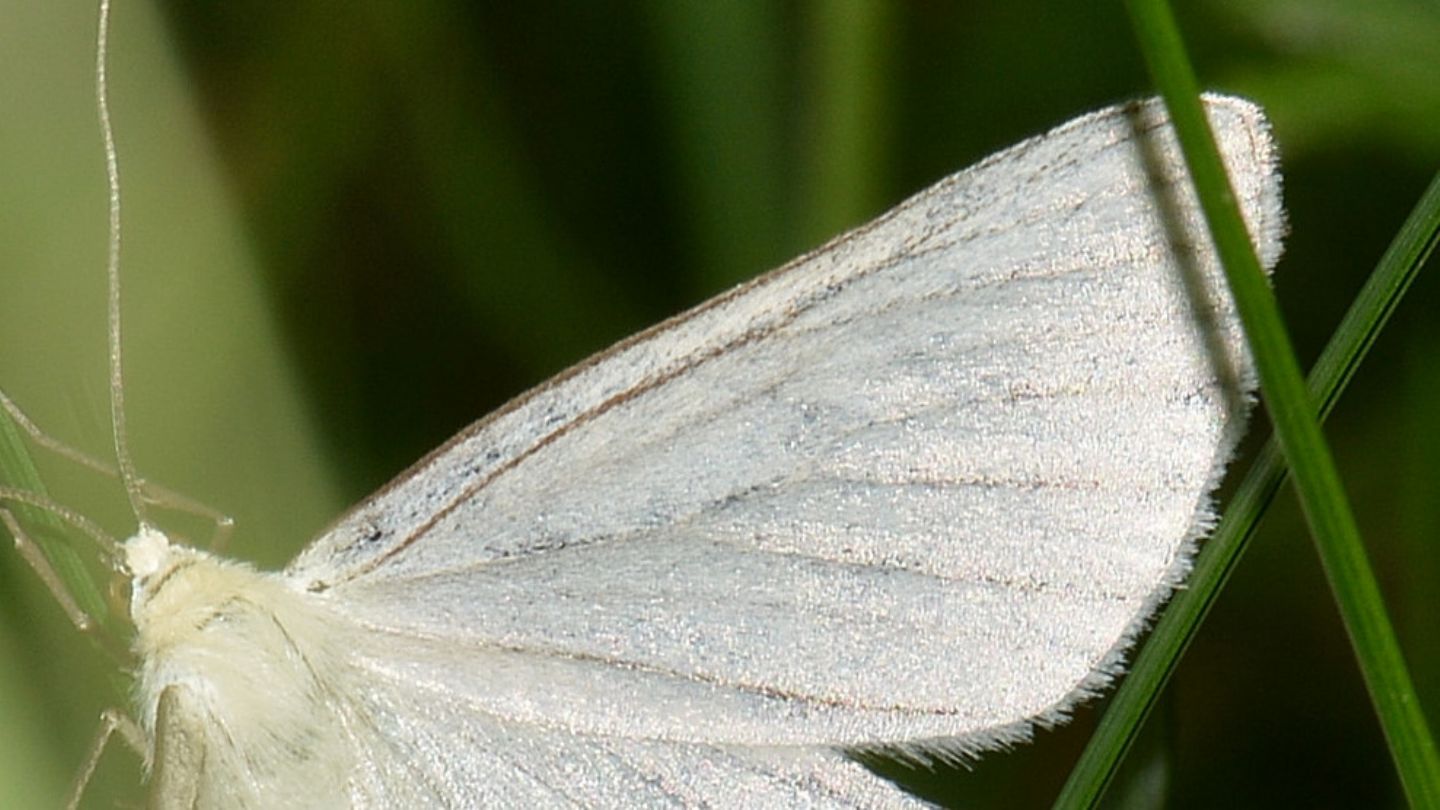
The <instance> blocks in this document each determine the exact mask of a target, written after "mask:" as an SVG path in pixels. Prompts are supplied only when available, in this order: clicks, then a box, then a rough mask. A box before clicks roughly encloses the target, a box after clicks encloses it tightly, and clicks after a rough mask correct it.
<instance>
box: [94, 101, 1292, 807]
mask: <svg viewBox="0 0 1440 810" xmlns="http://www.w3.org/2000/svg"><path fill="white" fill-rule="evenodd" d="M1206 107H1207V110H1208V114H1209V117H1210V121H1211V124H1212V127H1213V128H1214V130H1215V132H1216V135H1217V137H1218V139H1219V142H1220V146H1221V149H1222V152H1223V154H1224V157H1225V160H1226V164H1227V166H1228V169H1229V172H1230V176H1231V180H1232V183H1233V185H1234V187H1235V191H1236V194H1237V196H1238V198H1239V200H1240V202H1241V205H1242V207H1243V210H1244V213H1245V215H1246V218H1247V221H1248V223H1249V226H1250V231H1251V234H1252V237H1253V238H1254V239H1255V240H1256V242H1257V244H1258V247H1259V250H1260V253H1261V256H1262V259H1263V261H1264V264H1265V265H1266V266H1267V267H1270V266H1273V264H1274V263H1275V261H1276V260H1277V259H1278V255H1279V251H1280V235H1281V231H1282V229H1283V225H1282V211H1281V206H1280V190H1279V176H1278V174H1277V171H1276V167H1275V158H1274V153H1273V146H1272V144H1271V140H1270V138H1269V135H1268V132H1267V125H1266V123H1265V120H1264V118H1263V116H1262V114H1261V112H1260V110H1259V109H1258V108H1257V107H1255V106H1254V105H1252V104H1250V103H1249V102H1246V101H1242V100H1239V99H1234V98H1225V97H1218V96H1212V97H1209V98H1207V100H1206ZM1253 388H1254V381H1253V375H1252V373H1251V370H1250V364H1249V360H1248V355H1247V353H1246V350H1245V348H1244V340H1243V337H1242V334H1241V331H1240V327H1239V324H1238V320H1237V317H1236V314H1235V312H1234V306H1233V302H1232V301H1231V298H1230V296H1229V293H1228V292H1227V289H1226V286H1225V284H1224V281H1223V277H1222V274H1221V271H1220V268H1219V266H1218V264H1217V262H1216V259H1215V255H1214V252H1213V249H1212V247H1211V243H1210V240H1209V237H1208V236H1207V235H1206V231H1205V228H1204V226H1203V224H1202V220H1201V217H1200V214H1199V212H1198V207H1197V204H1196V201H1195V199H1194V197H1193V193H1192V191H1191V190H1190V188H1189V183H1188V180H1187V179H1186V175H1185V172H1184V169H1183V167H1182V163H1181V159H1180V157H1179V154H1178V151H1177V148H1176V146H1175V143H1174V139H1173V133H1172V132H1171V131H1170V129H1169V126H1168V124H1167V122H1166V118H1165V114H1164V110H1163V107H1162V106H1161V104H1160V103H1159V102H1158V101H1150V102H1144V103H1138V104H1133V105H1127V106H1119V107H1112V108H1108V109H1105V110H1101V111H1099V112H1096V113H1092V114H1090V115H1086V116H1084V117H1081V118H1078V119H1076V120H1074V121H1071V122H1070V123H1068V124H1065V125H1063V126H1061V127H1059V128H1057V129H1055V130H1053V131H1051V132H1049V133H1047V134H1045V135H1042V136H1040V137H1037V138H1033V139H1031V140H1028V141H1025V142H1024V143H1021V144H1019V145H1018V146H1015V147H1012V148H1010V149H1008V150H1005V151H1003V152H1001V153H999V154H996V155H993V156H991V157H990V158H988V159H986V160H984V161H983V162H981V163H980V164H978V165H976V166H974V167H972V168H970V169H967V170H965V171H962V172H960V173H958V174H955V175H953V176H951V177H948V178H946V179H944V180H942V181H940V182H939V183H937V184H936V185H935V186H933V187H931V188H929V189H927V190H925V191H923V192H921V193H920V194H918V195H916V196H915V197H913V198H911V199H910V200H908V201H906V202H904V203H903V204H901V205H900V206H899V207H897V208H895V209H894V210H892V211H890V212H889V213H887V214H885V215H883V216H881V217H880V218H879V219H877V220H875V221H874V222H872V223H870V224H868V225H865V226H863V227H861V228H859V229H857V230H855V231H852V232H851V233H848V234H846V235H843V236H841V237H838V238H836V239H834V240H833V241H831V242H829V243H828V244H826V245H824V246H823V247H821V248H819V249H818V250H816V251H814V252H812V253H810V254H808V255H805V256H802V257H800V258H799V259H797V260H795V261H793V262H791V263H790V264H788V265H786V266H784V267H782V268H780V269H778V270H776V271H774V272H772V273H769V274H767V275H765V276H762V277H760V278H758V279H756V280H754V281H752V282H750V283H749V284H746V285H744V286H741V287H739V288H737V289H735V290H733V291H731V292H729V293H726V294H724V295H721V296H720V297H718V298H715V299H713V300H711V301H709V302H707V303H705V304H702V305H700V306H698V307H696V308H694V309H692V310H690V311H689V312H687V313H684V314H682V315H680V316H678V317H675V318H673V319H671V320H669V321H666V322H664V323H662V324H660V325H658V326H656V327H654V328H652V329H650V330H648V331H646V332H643V333H641V334H639V335H636V336H635V337H633V338H631V339H629V340H626V341H624V342H622V343H620V344H618V345H616V346H614V347H612V348H611V349H609V350H608V351H605V352H603V353H601V354H599V355H597V356H595V357H593V358H591V359H590V360H588V361H586V362H584V363H582V364H580V365H578V366H576V367H575V368H573V369H571V370H569V371H567V372H565V373H563V374H561V375H559V376H558V377H556V378H555V379H553V380H551V381H550V382H548V383H546V384H544V385H542V386H540V387H539V388H537V389H535V390H533V391H531V392H529V393H527V394H524V395H522V396H521V397H519V398H517V399H515V400H514V401H512V402H511V403H509V404H508V405H506V406H505V407H504V408H502V409H501V410H499V411H498V412H496V413H494V414H492V415H490V416H489V417H487V418H485V419H483V420H481V421H479V422H477V423H476V424H474V425H473V426H471V427H470V428H468V429H467V430H465V431H464V432H463V433H461V434H460V435H459V436H457V437H455V438H454V439H453V440H451V441H450V442H449V443H448V444H446V445H445V446H444V447H441V448H440V449H438V450H436V451H435V452H434V453H432V454H431V455H429V456H428V457H426V458H424V459H422V460H421V461H420V462H419V463H417V464H416V465H415V466H413V467H412V468H411V469H409V470H408V471H406V472H405V473H403V474H401V475H400V476H399V477H398V478H396V479H395V480H394V481H393V482H392V483H391V484H390V485H388V486H387V487H385V488H384V489H382V490H381V491H379V492H377V493H376V494H374V495H373V496H371V497H370V498H369V499H367V500H365V501H364V502H363V503H361V504H359V505H358V506H356V507H354V508H353V509H352V510H351V511H350V512H349V513H347V514H346V515H345V516H344V517H342V518H341V519H340V520H339V521H338V522H337V523H335V524H334V525H333V526H332V527H331V528H330V529H329V530H327V531H325V532H324V533H323V534H321V536H320V537H318V538H316V539H315V540H314V541H313V542H312V543H311V544H310V545H309V546H308V547H307V548H306V549H305V550H304V551H303V552H301V554H300V555H299V556H298V557H297V558H296V559H295V560H294V561H293V562H292V563H291V564H290V565H289V566H288V567H287V568H286V569H285V570H283V571H280V572H262V571H258V570H255V569H253V568H251V567H250V566H248V565H246V564H244V563H240V562H235V561H231V560H227V559H223V558H221V557H218V556H215V555H213V554H210V553H207V552H204V551H199V550H195V549H191V548H187V547H183V546H179V545H175V544H172V543H171V542H170V541H169V540H168V539H167V537H166V536H165V535H164V534H163V533H162V532H161V531H160V530H159V529H157V528H155V527H153V526H151V525H148V524H143V523H142V526H141V528H140V530H139V532H138V533H137V534H136V535H135V536H133V537H131V538H130V539H129V540H127V541H125V542H124V544H123V550H122V552H121V555H122V557H123V561H122V563H121V567H122V569H123V572H124V573H126V574H127V575H128V576H129V577H130V578H131V581H132V594H131V606H130V610H131V618H132V619H133V622H134V626H135V631H136V635H135V641H134V651H135V653H136V657H137V659H138V661H139V666H138V689H137V703H138V718H137V719H138V721H139V727H140V729H141V732H142V733H141V735H140V736H141V738H142V741H143V745H144V746H145V747H146V748H147V759H148V764H149V768H150V776H149V778H150V781H151V795H152V799H151V803H152V805H153V806H155V807H166V808H169V807H181V808H218V807H224V808H232V807H233V808H287V807H293V808H325V807H335V808H349V807H355V808H397V807H405V808H410V807H449V808H468V807H517V808H520V807H524V808H529V807H553V806H564V807H594V808H621V807H636V806H678V807H702V806H704V807H709V806H722V807H791V806H804V807H810V806H816V807H831V806H856V807H892V806H894V807H900V806H910V805H914V804H919V801H918V800H916V799H914V798H911V797H909V796H907V795H906V794H904V793H902V792H901V791H900V790H898V789H897V788H896V787H895V786H893V785H892V784H891V783H889V782H887V781H885V780H883V779H881V778H879V777H877V776H874V775H872V774H871V773H870V772H868V771H867V770H866V769H864V768H863V767H862V766H860V765H858V764H855V763H854V762H852V761H851V760H849V759H848V758H847V757H846V756H845V752H846V751H854V750H875V749H881V748H888V749H889V750H892V751H897V752H899V753H900V754H901V755H903V756H907V757H910V758H913V759H915V760H920V761H927V760H954V759H958V758H963V757H966V756H969V755H973V754H975V753H978V752H981V751H983V750H986V749H990V748H995V747H997V746H1000V745H1003V744H1006V743H1011V742H1014V741H1017V740H1020V739H1023V738H1025V737H1026V736H1028V734H1029V732H1030V730H1031V729H1032V728H1033V727H1034V726H1036V725H1047V724H1053V723H1056V722H1059V721H1061V720H1062V719H1063V718H1064V716H1065V714H1066V713H1067V712H1068V711H1069V710H1070V709H1071V708H1072V707H1073V706H1075V705H1076V704H1077V703H1078V702H1079V701H1081V700H1083V699H1085V698H1086V697H1088V696H1091V695H1094V694H1095V693H1096V692H1098V691H1099V690H1101V689H1102V688H1103V687H1104V686H1105V685H1106V684H1107V683H1108V682H1109V681H1110V680H1111V679H1113V678H1114V677H1115V676H1116V675H1117V674H1118V673H1119V672H1120V670H1121V664H1122V661H1121V658H1122V654H1123V653H1124V651H1125V650H1126V648H1127V647H1129V645H1130V644H1131V642H1132V641H1133V640H1134V638H1135V637H1136V635H1137V634H1138V633H1139V632H1140V631H1141V629H1142V628H1143V626H1144V625H1145V623H1146V621H1147V619H1148V617H1149V616H1150V615H1151V614H1152V612H1153V611H1154V610H1155V608H1156V607H1157V605H1159V603H1160V602H1162V601H1163V600H1164V599H1165V597H1166V596H1167V595H1168V594H1169V593H1170V591H1171V590H1172V589H1173V588H1174V587H1176V586H1177V585H1178V584H1179V582H1180V581H1181V578H1182V577H1183V575H1184V573H1185V571H1186V569H1187V566H1188V561H1189V557H1190V553H1191V551H1192V549H1193V546H1194V543H1195V541H1196V539H1197V538H1198V537H1199V536H1200V535H1202V534H1203V533H1204V532H1205V531H1206V529H1207V528H1208V527H1209V526H1210V525H1211V523H1212V521H1213V511H1212V508H1211V503H1210V493H1211V491H1212V490H1213V489H1214V487H1215V486H1216V484H1217V482H1218V480H1219V477H1220V475H1221V472H1222V468H1223V466H1224V464H1225V462H1226V461H1227V460H1228V459H1229V457H1230V456H1231V453H1232V450H1233V448H1234V447H1235V444H1236V442H1237V440H1238V438H1239V436H1240V434H1241V432H1242V430H1243V423H1244V421H1245V413H1246V410H1247V407H1248V401H1249V399H1250V396H1249V392H1251V391H1253Z"/></svg>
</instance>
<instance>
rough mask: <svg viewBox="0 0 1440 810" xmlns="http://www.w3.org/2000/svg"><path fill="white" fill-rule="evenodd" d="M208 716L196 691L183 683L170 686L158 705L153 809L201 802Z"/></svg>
mask: <svg viewBox="0 0 1440 810" xmlns="http://www.w3.org/2000/svg"><path fill="white" fill-rule="evenodd" d="M206 722H207V718H206V717H205V716H204V712H202V711H200V710H199V709H198V708H197V706H196V704H195V699H194V695H193V693H190V692H188V691H187V690H186V689H185V688H184V687H183V686H167V687H165V689H164V691H162V692H161V693H160V700H159V701H158V703H157V705H156V708H155V754H154V757H153V758H152V759H151V761H150V799H149V801H148V803H147V804H146V807H149V808H152V810H172V808H175V809H176V810H193V808H195V807H198V806H199V805H200V799H201V795H200V793H201V780H202V777H203V776H204V774H205V759H206V757H205V755H206V747H205V740H204V737H203V736H202V734H201V732H202V731H203V729H204V728H205V723H206Z"/></svg>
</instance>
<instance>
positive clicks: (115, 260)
mask: <svg viewBox="0 0 1440 810" xmlns="http://www.w3.org/2000/svg"><path fill="white" fill-rule="evenodd" d="M109 39H110V0H100V24H99V26H98V33H97V34H96V38H95V107H96V111H97V112H98V113H99V117H100V137H101V139H102V141H103V142H104V148H105V182H106V186H107V188H108V189H109V210H110V221H109V235H108V239H107V244H106V252H105V277H106V280H107V282H108V289H107V293H106V306H107V308H106V322H107V324H108V332H107V336H106V340H107V341H108V342H109V344H110V346H109V348H110V352H109V355H110V357H109V360H110V427H111V432H112V433H113V434H114V438H115V463H116V466H118V467H119V469H120V481H121V483H123V484H124V486H125V497H126V498H127V499H129V501H130V511H131V513H132V514H134V515H135V520H136V522H137V523H139V524H140V525H141V526H145V525H148V522H147V521H146V512H145V498H144V495H143V493H142V487H141V482H140V476H139V475H138V474H137V473H136V472H135V460H134V459H133V458H132V457H131V456H130V446H129V433H128V431H127V428H126V423H125V373H124V368H123V362H122V352H121V341H120V336H121V329H120V158H119V155H118V153H117V151H116V148H115V130H114V128H113V127H112V126H111V123H110V87H109V85H110V82H109V77H108V71H107V70H106V64H107V62H108V58H109V53H108V52H109Z"/></svg>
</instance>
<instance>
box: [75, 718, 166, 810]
mask: <svg viewBox="0 0 1440 810" xmlns="http://www.w3.org/2000/svg"><path fill="white" fill-rule="evenodd" d="M116 732H119V734H120V739H122V740H124V741H125V744H126V746H128V747H129V748H130V749H131V750H133V751H134V752H135V753H137V754H139V755H140V757H141V759H144V757H145V755H146V750H145V732H143V731H141V730H140V724H139V723H136V722H135V721H134V720H132V719H130V716H129V715H126V714H124V713H123V712H119V711H117V710H115V709H106V710H105V711H103V712H101V713H100V730H99V731H97V732H96V733H95V739H94V740H93V741H91V743H90V752H89V753H88V754H86V755H85V762H84V764H82V765H81V766H80V772H79V773H77V774H75V782H74V783H73V784H72V785H71V787H70V799H69V801H67V802H65V810H75V809H76V808H77V807H79V806H80V799H81V798H82V797H84V795H85V788H86V787H87V786H88V785H89V784H90V778H91V777H92V776H94V775H95V768H96V767H97V766H99V764H100V756H101V755H102V754H104V753H105V747H106V746H107V745H109V744H110V738H111V737H113V736H114V735H115V733H116Z"/></svg>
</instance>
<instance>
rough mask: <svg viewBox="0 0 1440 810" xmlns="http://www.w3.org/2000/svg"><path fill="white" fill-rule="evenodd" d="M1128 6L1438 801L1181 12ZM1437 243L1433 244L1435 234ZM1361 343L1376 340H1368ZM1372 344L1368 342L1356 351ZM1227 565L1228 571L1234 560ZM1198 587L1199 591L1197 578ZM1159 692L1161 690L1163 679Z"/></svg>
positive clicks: (1262, 365) (1432, 762)
mask: <svg viewBox="0 0 1440 810" xmlns="http://www.w3.org/2000/svg"><path fill="white" fill-rule="evenodd" d="M1129 6H1130V10H1131V15H1132V18H1133V20H1134V22H1135V27H1136V30H1137V32H1138V34H1139V39H1140V40H1141V42H1142V48H1143V49H1144V51H1145V55H1146V59H1147V62H1148V63H1149V65H1150V68H1151V72H1152V73H1153V74H1154V75H1155V78H1156V83H1157V84H1158V85H1159V86H1160V88H1161V90H1162V93H1164V95H1165V99H1166V104H1167V106H1168V107H1169V109H1170V111H1171V115H1172V118H1173V119H1174V120H1175V126H1176V130H1177V132H1178V133H1179V137H1180V141H1181V144H1182V148H1183V149H1184V151H1185V154H1186V159H1187V162H1188V163H1189V164H1190V168H1191V175H1192V177H1194V179H1195V183H1196V187H1197V190H1198V193H1199V196H1200V199H1201V203H1202V206H1203V207H1204V209H1205V212H1206V216H1207V219H1208V220H1209V222H1210V227H1211V230H1212V233H1213V234H1214V238H1215V242H1216V245H1217V248H1218V249H1219V252H1220V255H1221V257H1222V259H1223V261H1224V264H1225V267H1226V272H1227V274H1228V275H1229V278H1230V283H1231V286H1232V288H1233V289H1234V292H1235V296H1236V300H1237V303H1238V306H1239V308H1240V312H1241V316H1242V319H1243V320H1244V322H1245V327H1246V331H1247V335H1248V337H1249V340H1250V342H1251V348H1252V352H1253V353H1254V355H1255V360H1256V365H1257V369H1258V370H1259V372H1260V378H1261V385H1262V391H1263V392H1264V395H1265V399H1266V403H1267V405H1268V406H1269V409H1270V412H1271V414H1272V418H1273V420H1274V422H1275V425H1276V433H1277V436H1278V438H1279V443H1280V446H1281V447H1283V448H1284V449H1285V451H1286V456H1287V457H1288V458H1289V459H1290V461H1291V464H1292V466H1293V468H1294V470H1295V476H1296V486H1297V490H1298V492H1299V494H1300V498H1301V504H1302V507H1303V508H1304V511H1305V514H1306V518H1307V521H1308V522H1309V524H1310V527H1311V532H1312V535H1313V537H1314V539H1315V542H1316V547H1317V549H1318V551H1319V554H1320V558H1321V562H1322V564H1323V565H1324V568H1325V571H1326V575H1327V577H1328V578H1329V581H1330V584H1331V588H1332V590H1333V591H1334V593H1335V598H1336V602H1337V604H1338V605H1339V607H1340V612H1341V616H1342V618H1343V620H1344V622H1345V626H1346V629H1347V631H1348V633H1349V635H1350V638H1351V643H1352V646H1353V647H1354V648H1355V651H1356V656H1357V659H1358V660H1359V663H1360V666H1361V671H1362V674H1363V675H1364V677H1365V682H1366V686H1367V688H1368V689H1369V692H1370V695H1371V700H1372V702H1373V703H1374V705H1375V707H1376V711H1377V713H1378V714H1379V716H1380V719H1381V724H1382V727H1383V729H1384V732H1385V735H1386V739H1387V741H1388V742H1389V744H1390V748H1391V753H1392V757H1393V758H1394V761H1395V763H1396V767H1397V770H1398V771H1399V773H1400V778H1401V782H1402V784H1403V785H1404V788H1405V791H1406V794H1407V796H1408V797H1409V798H1410V801H1411V802H1412V803H1413V804H1414V805H1416V806H1431V805H1434V804H1436V803H1437V802H1440V757H1437V755H1436V749H1435V744H1434V740H1433V738H1432V737H1431V736H1430V733H1429V730H1428V728H1427V726H1426V723H1425V720H1424V717H1423V715H1422V714H1421V712H1420V709H1419V704H1418V701H1417V699H1416V697H1415V694H1414V689H1413V687H1412V685H1411V682H1410V677H1409V674H1408V671H1407V669H1406V667H1405V664H1404V660H1403V657H1402V656H1401V654H1400V650H1399V645H1398V643H1397V642H1396V640H1395V636H1394V631H1393V629H1392V628H1391V625H1390V621H1389V619H1388V617H1387V615H1386V613H1385V609H1384V606H1383V603H1382V601H1381V598H1380V592H1379V587H1378V585H1377V584H1376V582H1375V578H1374V574H1373V572H1372V571H1371V569H1370V566H1369V563H1368V561H1367V559H1366V556H1365V552H1364V549H1363V547H1362V546H1361V544H1360V538H1359V531H1358V528H1357V527H1356V525H1355V521H1354V518H1353V515H1352V514H1351V512H1350V508H1349V504H1348V501H1347V500H1346V499H1345V497H1344V494H1343V491H1342V488H1341V485H1340V481H1339V476H1338V474H1337V473H1336V471H1335V467H1334V464H1333V461H1332V460H1331V458H1330V454H1329V450H1328V448H1327V447H1326V445H1325V443H1324V441H1323V439H1322V437H1321V434H1320V431H1319V428H1318V424H1317V422H1316V421H1315V418H1314V415H1313V413H1312V405H1311V402H1310V400H1309V398H1308V397H1307V396H1306V394H1305V391H1304V387H1303V385H1302V383H1301V379H1300V374H1299V369H1298V366H1297V365H1296V363H1295V360H1294V353H1293V351H1291V349H1290V345H1289V339H1288V337H1287V335H1286V333H1285V330H1284V327H1283V326H1282V325H1281V322H1280V318H1279V314H1278V311H1277V309H1276V307H1275V304H1274V299H1273V295H1272V294H1271V292H1270V289H1269V287H1268V285H1267V284H1266V283H1265V279H1264V275H1263V273H1262V272H1261V271H1260V268H1259V263H1258V261H1257V260H1256V258H1255V255H1254V251H1253V249H1252V248H1251V247H1250V244H1249V240H1248V237H1247V236H1246V234H1245V229H1244V226H1243V224H1242V222H1241V219H1240V217H1239V214H1238V212H1237V211H1236V209H1235V207H1234V204H1233V195H1232V194H1231V193H1230V191H1229V186H1228V183H1227V181H1226V180H1225V175H1224V172H1223V169H1222V167H1221V164H1220V160H1219V156H1218V154H1217V153H1216V151H1215V148H1214V145H1213V142H1211V140H1210V136H1209V131H1208V127H1206V126H1205V123H1204V118H1203V113H1202V110H1201V107H1200V105H1199V103H1198V99H1197V95H1198V93H1197V89H1196V84H1195V80H1194V77H1193V74H1192V73H1191V71H1190V68H1189V65H1188V62H1187V61H1186V58H1185V56H1184V50H1183V46H1182V45H1181V42H1180V38H1179V35H1178V32H1177V30H1176V27H1175V24H1174V21H1173V18H1172V17H1171V15H1170V12H1169V9H1168V7H1167V6H1165V5H1164V4H1163V3H1160V2H1150V3H1144V2H1138V1H1137V2H1132V3H1130V4H1129ZM1207 142H1209V146H1208V148H1207V147H1206V146H1205V144H1206V143H1207ZM1431 241H1432V244H1433V239H1432V240H1431ZM1425 251H1426V248H1424V247H1421V248H1419V249H1418V250H1417V251H1416V253H1417V255H1418V254H1422V253H1424V252H1425ZM1401 289H1403V285H1402V287H1401ZM1391 306H1392V307H1393V304H1392V305H1391ZM1372 339H1373V337H1372ZM1362 342H1363V343H1365V345H1367V346H1368V341H1362ZM1363 348H1364V346H1359V347H1357V348H1356V351H1357V352H1358V351H1363ZM1341 365H1347V364H1345V363H1342V364H1341ZM1224 570H1228V566H1227V567H1226V568H1225V569H1224ZM1221 580H1223V571H1222V572H1221ZM1191 590H1199V588H1197V587H1195V586H1193V585H1192V588H1191ZM1200 598H1202V599H1203V598H1204V595H1203V594H1202V595H1201V597H1200ZM1176 654H1178V649H1177V650H1176ZM1152 689H1158V683H1157V684H1154V685H1153V686H1152ZM1152 694H1153V693H1152ZM1152 699H1153V698H1152ZM1070 795H1072V794H1071V792H1070V790H1069V785H1068V784H1067V789H1066V791H1065V793H1064V794H1062V797H1061V802H1060V804H1062V805H1065V806H1074V805H1070V804H1066V802H1068V801H1071V799H1068V798H1066V797H1067V796H1070Z"/></svg>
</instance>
